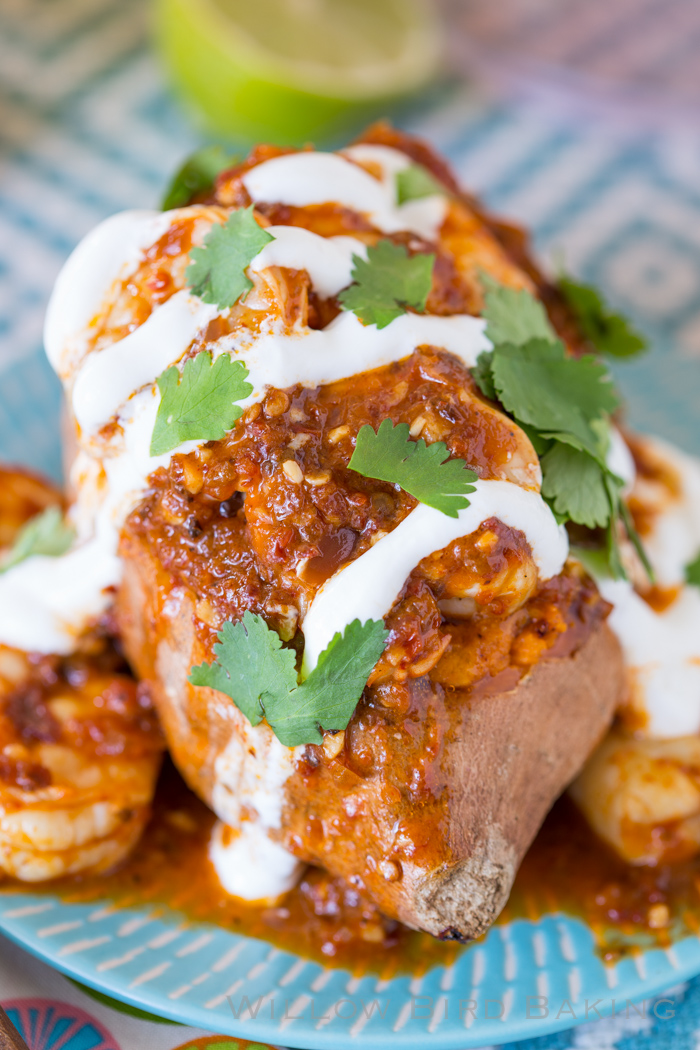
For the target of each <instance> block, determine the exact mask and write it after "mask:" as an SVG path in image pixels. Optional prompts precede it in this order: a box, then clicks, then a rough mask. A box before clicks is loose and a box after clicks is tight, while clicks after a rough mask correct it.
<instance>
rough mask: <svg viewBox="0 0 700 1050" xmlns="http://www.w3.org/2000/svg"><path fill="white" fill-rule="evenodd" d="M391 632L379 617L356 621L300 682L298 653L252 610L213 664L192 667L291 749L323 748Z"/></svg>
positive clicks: (198, 679)
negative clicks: (326, 734) (327, 734)
mask: <svg viewBox="0 0 700 1050" xmlns="http://www.w3.org/2000/svg"><path fill="white" fill-rule="evenodd" d="M388 635H389V632H388V631H387V630H386V629H385V627H384V624H383V623H382V622H381V621H379V620H367V621H366V622H365V623H360V621H359V620H353V622H352V623H351V624H349V625H348V626H347V627H346V628H345V630H344V632H343V633H342V635H341V634H339V633H338V634H336V635H335V636H334V637H333V639H332V641H331V642H330V644H329V645H328V646H327V648H326V649H324V650H323V652H322V653H321V655H320V656H319V659H318V663H317V665H316V667H315V668H314V669H313V671H312V672H311V674H309V676H308V677H307V678H306V679H305V680H304V681H303V682H301V683H300V682H299V677H298V674H297V669H296V654H295V652H294V650H293V649H285V648H284V647H283V645H282V642H281V640H280V638H279V635H278V634H277V633H276V632H275V631H273V630H271V628H269V627H268V626H267V624H266V623H265V621H264V620H263V618H262V617H261V616H258V615H256V614H254V613H251V612H250V611H246V612H245V613H244V614H243V619H242V620H239V621H238V622H237V623H230V622H227V623H225V624H224V626H223V628H222V629H221V631H220V632H219V634H218V641H217V642H216V644H215V645H214V655H215V657H216V659H215V661H214V663H212V664H206V663H203V664H199V665H198V666H197V667H193V668H192V670H191V672H190V676H189V681H190V682H191V683H192V685H195V686H209V687H210V688H211V689H216V690H218V691H219V692H220V693H224V694H225V695H226V696H229V697H230V698H231V699H232V700H233V702H234V704H235V705H236V707H238V708H239V710H241V711H242V712H243V714H244V715H245V716H246V718H247V719H248V721H249V722H250V724H251V725H254V726H255V725H258V724H259V723H260V722H261V721H262V720H263V718H265V719H266V720H267V723H268V725H269V726H270V728H271V729H272V731H273V732H274V734H275V736H276V737H277V739H278V740H279V741H280V742H281V743H282V744H284V745H285V746H286V747H296V746H297V744H318V743H320V742H321V741H322V740H323V735H322V730H336V731H337V730H341V729H345V728H346V727H347V724H348V722H349V721H350V718H351V717H352V714H353V711H354V710H355V708H356V706H357V702H358V700H359V699H360V697H361V695H362V691H363V689H364V688H365V686H366V684H367V679H368V678H369V675H370V673H371V671H372V669H373V668H374V665H375V664H376V662H377V660H378V659H379V657H380V656H381V655H382V652H383V651H384V646H385V644H386V639H387V637H388Z"/></svg>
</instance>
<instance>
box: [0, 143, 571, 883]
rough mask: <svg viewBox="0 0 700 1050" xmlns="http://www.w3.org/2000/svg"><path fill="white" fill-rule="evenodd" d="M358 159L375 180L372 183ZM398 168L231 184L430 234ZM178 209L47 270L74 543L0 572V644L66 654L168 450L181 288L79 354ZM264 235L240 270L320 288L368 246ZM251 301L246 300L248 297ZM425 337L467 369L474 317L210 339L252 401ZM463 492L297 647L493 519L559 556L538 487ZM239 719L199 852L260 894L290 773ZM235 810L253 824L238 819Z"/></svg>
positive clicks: (272, 173)
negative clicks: (73, 439) (159, 440)
mask: <svg viewBox="0 0 700 1050" xmlns="http://www.w3.org/2000/svg"><path fill="white" fill-rule="evenodd" d="M361 164H367V165H368V166H370V167H371V168H372V170H373V171H375V170H377V171H379V172H380V173H381V177H380V178H375V176H374V174H370V173H369V172H368V171H366V170H364V169H363V168H362V167H361V166H360V165H361ZM409 164H410V160H409V159H408V157H406V156H404V155H403V154H401V153H400V152H398V151H396V150H389V149H387V148H386V147H375V146H361V147H360V146H358V147H353V148H352V149H351V150H349V151H347V153H346V156H344V157H343V156H340V155H334V154H319V153H302V154H296V155H290V156H283V157H279V158H275V159H273V160H270V161H267V162H266V163H264V164H261V165H259V166H258V167H257V168H254V169H252V170H251V171H249V172H247V173H246V174H245V176H244V179H243V181H244V184H245V186H246V189H247V191H248V193H249V194H250V197H251V199H252V200H253V201H254V202H256V203H257V202H263V201H268V202H279V203H286V204H289V205H298V206H308V205H315V204H324V203H328V202H332V203H335V204H337V205H340V206H344V207H346V208H350V209H353V210H355V211H357V212H360V213H361V214H363V215H364V216H366V218H367V219H368V221H369V222H370V223H371V224H372V225H373V226H374V227H376V228H378V229H380V230H382V231H384V232H386V233H391V232H394V231H399V230H408V231H409V232H412V233H413V234H415V235H416V236H417V237H419V238H422V239H427V240H434V239H435V237H436V235H437V233H438V230H439V228H440V226H441V225H442V222H443V221H444V217H445V214H446V210H447V200H446V197H443V196H442V195H433V196H430V197H426V198H422V199H420V200H414V201H409V202H407V203H405V204H402V205H399V204H398V203H397V200H396V190H395V176H396V173H397V172H398V171H400V170H401V169H402V168H406V167H407V166H408V165H409ZM186 213H187V214H188V215H192V214H193V211H192V209H188V210H187V212H186ZM178 214H179V213H178V212H175V213H166V214H164V215H161V214H158V213H154V212H133V211H132V212H125V213H123V214H122V215H117V216H114V217H113V218H112V219H109V220H107V222H105V223H102V224H101V226H98V227H97V229H96V230H94V231H93V232H92V233H91V234H89V235H88V236H87V237H86V238H85V240H84V241H83V242H82V243H81V244H80V245H79V246H78V248H77V249H76V250H75V252H74V253H73V255H72V256H71V257H70V259H69V260H68V262H67V263H66V265H65V267H64V269H63V271H62V273H61V275H60V276H59V278H58V281H57V283H56V287H55V290H54V294H53V296H52V299H51V303H50V304H49V309H48V314H47V320H46V331H45V342H46V349H47V354H48V356H49V360H50V361H51V363H52V365H53V367H54V368H55V369H56V371H57V372H58V373H59V375H60V376H61V378H62V379H63V381H64V384H65V386H66V389H67V393H68V395H69V397H70V400H71V403H72V408H73V412H74V415H75V417H76V419H77V420H78V423H79V424H80V428H81V433H80V444H81V449H80V452H79V454H78V457H77V459H76V462H75V464H74V467H73V476H72V477H73V484H74V488H75V490H76V492H77V499H76V503H75V504H74V506H73V507H72V508H71V515H72V517H73V520H74V521H75V523H76V525H77V528H78V535H79V540H78V545H77V546H76V547H75V549H74V550H72V551H70V552H69V553H68V554H66V555H64V556H63V557H61V558H55V559H48V558H41V559H40V558H33V559H29V560H28V561H27V562H25V563H23V564H21V565H19V566H17V567H16V568H15V569H12V570H10V571H9V572H8V573H6V574H5V575H4V576H2V577H0V641H4V642H6V643H9V644H12V645H17V646H19V647H20V648H24V649H32V650H39V651H44V652H59V653H61V652H63V653H65V652H69V651H70V650H71V649H72V648H73V646H74V644H75V640H76V637H77V635H78V633H79V631H80V629H81V627H82V626H83V625H84V623H85V622H86V621H87V620H88V619H89V618H90V617H91V616H96V615H98V614H99V613H100V612H101V610H102V609H103V608H104V607H105V606H106V604H107V602H108V596H107V595H106V594H105V590H104V589H105V588H106V587H108V586H110V585H114V584H117V583H118V582H119V578H120V564H119V560H118V558H117V553H116V552H117V544H118V537H119V531H120V529H121V526H122V524H123V522H124V520H125V518H126V516H127V514H128V513H129V511H130V510H131V509H132V508H133V507H134V506H135V505H136V504H137V503H138V501H139V499H140V498H141V496H142V495H143V493H144V491H145V490H146V489H147V485H148V482H147V479H148V476H149V474H151V473H152V472H153V471H154V470H155V469H157V468H158V467H159V466H167V464H168V462H169V459H170V456H169V455H166V456H161V457H151V456H150V454H149V445H150V438H151V434H152V431H153V425H154V422H155V417H156V413H157V410H158V404H159V396H160V395H159V392H158V389H157V386H156V385H155V380H156V379H157V377H158V376H159V375H160V373H161V372H162V371H163V370H164V369H165V368H167V367H169V366H170V365H173V364H178V362H180V360H181V358H182V356H183V354H184V353H185V351H186V350H187V348H188V346H189V345H190V344H191V343H192V341H193V339H194V338H196V336H197V335H198V334H199V333H200V332H202V331H203V330H204V329H205V328H206V326H207V325H208V323H209V322H210V321H211V320H212V318H213V317H214V316H215V315H216V313H217V311H216V310H215V309H214V308H213V307H209V306H207V305H206V304H204V303H202V302H200V301H199V300H197V299H196V298H194V297H193V296H191V295H190V294H189V293H188V292H186V291H181V292H178V293H176V294H175V295H174V296H173V297H172V298H171V299H169V300H168V301H167V302H166V303H165V304H164V305H162V306H160V307H157V308H156V309H154V311H153V313H152V314H151V316H150V317H149V318H148V319H147V320H146V321H145V322H144V323H143V324H142V325H141V326H140V327H138V328H136V329H135V330H134V331H132V332H131V333H130V334H129V335H128V336H126V337H125V338H124V339H122V340H121V341H120V342H115V343H113V344H112V345H110V346H106V347H100V348H95V349H93V350H92V351H91V352H88V351H89V349H90V345H91V339H90V337H91V334H94V330H91V327H90V326H91V324H92V322H93V319H94V318H95V317H96V316H97V317H99V315H100V311H101V310H104V309H105V308H106V306H107V305H108V304H109V293H110V289H111V288H112V286H113V284H114V282H115V281H117V280H118V279H120V278H124V277H125V276H127V275H128V274H129V273H130V272H132V271H133V270H134V269H135V268H136V267H137V265H138V263H139V260H140V258H141V257H142V253H143V251H144V250H145V249H147V248H148V247H149V246H150V245H153V244H154V243H155V242H156V241H158V240H159V238H160V237H161V236H162V235H163V234H164V233H165V232H166V230H167V229H168V227H169V225H170V224H171V223H172V222H173V221H174V220H175V219H176V217H177V216H178ZM216 218H217V215H216V210H214V209H206V208H203V209H201V212H200V214H199V215H198V216H197V222H198V226H197V230H198V236H199V235H201V233H202V229H203V228H205V227H206V226H207V224H209V225H211V222H213V221H215V220H216ZM270 233H271V234H272V235H273V237H274V238H275V240H273V241H272V242H270V243H269V244H268V245H267V246H266V247H265V248H264V249H263V251H262V252H261V253H260V254H259V256H258V257H257V258H256V259H255V260H253V262H252V264H251V266H250V273H251V275H253V274H259V275H261V278H262V279H263V280H264V279H265V271H267V270H268V268H269V267H273V266H280V267H287V268H293V269H303V270H306V271H307V272H308V273H309V276H310V280H311V282H312V284H313V286H314V288H315V289H316V291H318V292H319V293H320V294H321V295H324V296H329V295H334V294H336V293H337V292H338V291H339V290H340V289H341V288H342V287H344V286H347V285H348V284H349V283H350V280H351V271H352V265H353V261H352V260H353V256H354V255H358V256H361V257H364V255H365V252H366V249H365V246H364V245H363V243H362V242H361V241H360V240H359V239H355V238H352V237H335V238H327V239H324V238H321V237H318V236H316V235H315V234H312V233H310V232H308V231H306V230H302V229H298V228H293V227H272V228H271V229H270ZM249 303H250V305H251V308H255V293H251V296H250V300H249ZM120 323H123V322H121V321H120ZM422 345H431V346H437V347H440V348H444V349H445V350H447V351H449V352H451V353H453V354H455V355H456V356H458V357H459V358H460V360H462V361H463V362H464V364H466V365H473V364H474V363H475V361H476V358H477V357H478V354H479V353H480V352H481V351H482V350H484V349H488V348H489V346H490V344H489V342H488V340H487V338H486V336H485V335H484V324H483V322H482V321H481V320H480V319H478V318H474V317H469V316H455V317H437V316H416V315H405V316H403V317H399V318H398V319H396V320H395V321H393V322H392V323H391V324H390V325H389V326H387V327H386V328H384V329H377V328H376V327H374V326H368V327H365V326H363V325H362V324H361V323H360V322H359V321H358V319H357V318H356V317H355V316H354V315H353V314H351V313H343V314H341V315H340V316H339V317H337V318H336V320H335V321H333V322H332V324H330V325H328V326H327V327H326V328H325V329H324V330H322V331H312V330H310V329H300V330H299V331H293V332H288V331H283V330H282V328H281V325H279V324H278V325H275V323H274V322H272V323H271V322H269V321H263V324H262V326H261V329H260V331H259V332H257V333H252V332H249V331H246V332H245V333H243V334H236V335H235V336H233V337H231V336H229V337H224V338H222V339H220V340H219V341H217V342H216V343H212V344H209V346H210V348H211V350H212V353H213V354H214V355H215V356H216V355H218V354H220V353H224V352H228V353H230V354H232V355H233V356H234V357H236V358H237V359H239V360H241V361H243V362H244V363H245V365H246V367H247V368H248V370H249V377H248V378H249V382H250V383H251V384H252V385H253V393H252V394H251V395H250V397H249V398H248V399H247V401H246V402H244V403H242V407H245V406H246V405H247V404H249V403H251V402H253V401H257V400H260V399H261V398H262V397H263V396H264V394H265V391H266V389H267V388H268V387H270V386H275V387H281V388H284V387H288V386H291V385H293V384H296V383H302V384H304V385H307V386H316V385H319V384H323V383H329V382H333V381H334V380H337V379H342V378H346V377H349V376H352V375H355V374H356V373H359V372H363V371H367V370H369V369H372V368H377V367H379V366H381V365H385V364H389V363H391V362H393V361H398V360H400V359H402V358H404V357H406V356H408V355H410V354H411V353H413V352H414V350H415V349H416V348H417V347H420V346H422ZM112 420H114V421H115V422H116V423H118V424H119V426H118V427H117V428H111V430H110V432H109V436H105V432H102V431H101V428H102V426H103V425H104V424H106V423H109V422H110V421H112ZM194 447H196V442H189V443H188V444H187V445H183V446H181V448H180V449H179V450H176V451H189V450H190V449H192V448H194ZM471 499H472V505H471V507H470V508H468V510H467V511H465V512H463V513H462V514H461V515H460V517H459V519H458V520H457V521H453V520H452V519H450V518H447V517H446V516H444V515H442V514H440V513H439V512H437V511H433V510H431V509H430V508H428V507H425V506H420V507H418V508H417V509H416V510H414V511H413V512H412V513H411V514H410V515H409V516H408V518H407V519H405V521H404V522H402V523H401V525H400V526H398V528H397V529H395V530H394V532H392V533H391V534H390V535H389V536H387V537H386V538H385V539H383V540H382V541H380V542H379V543H378V544H377V545H376V546H375V547H374V548H372V549H371V551H370V552H368V554H366V555H363V556H362V557H361V558H359V559H358V560H357V562H356V563H354V564H353V565H351V566H349V567H348V569H346V570H343V572H341V573H339V574H337V575H336V576H335V577H333V579H332V580H331V581H329V582H328V583H327V584H326V586H325V587H324V589H323V591H322V592H321V593H320V594H319V596H318V598H317V600H316V601H315V602H314V603H313V604H312V606H311V610H310V612H309V613H308V615H307V617H306V622H305V624H304V631H305V633H306V635H307V639H306V645H307V658H308V660H309V661H314V662H315V660H316V659H317V657H318V653H319V652H320V651H321V649H323V647H324V646H325V644H326V643H327V641H328V640H330V637H331V636H332V634H333V632H334V631H335V630H336V629H340V630H342V627H343V626H344V625H345V623H347V622H348V621H349V619H352V618H354V616H358V617H359V618H360V619H361V620H366V619H367V618H369V617H372V616H376V617H381V616H383V615H384V614H385V613H386V612H387V611H388V610H389V608H390V607H391V605H392V603H393V601H394V599H395V598H396V596H397V595H398V593H399V591H400V590H401V588H402V586H403V583H404V581H405V579H406V577H407V576H408V575H409V573H410V572H411V570H412V569H413V568H414V566H415V565H416V564H417V562H418V561H420V559H421V558H422V557H424V556H425V554H427V553H430V552H432V551H434V550H438V549H440V548H441V547H443V546H445V545H446V544H447V543H449V542H450V541H451V540H452V539H453V538H455V537H456V536H460V535H464V534H466V533H469V532H471V531H473V530H475V529H476V528H478V527H479V525H480V524H481V522H482V521H483V520H485V519H486V518H488V517H491V516H493V515H496V516H498V517H500V518H501V519H502V520H503V521H504V522H506V523H507V524H509V525H512V526H514V527H516V528H520V529H522V530H523V531H524V532H525V534H526V536H527V538H528V540H529V542H530V544H531V546H532V548H533V552H534V554H535V559H536V561H537V564H538V566H539V568H540V572H541V574H542V576H543V577H546V576H549V575H554V574H556V573H557V572H558V571H559V570H560V569H561V567H562V565H563V563H564V559H565V557H566V553H567V547H566V540H565V535H564V533H563V532H562V530H560V529H559V528H558V527H557V526H556V523H555V522H554V518H553V517H552V515H551V513H550V512H549V510H548V508H547V507H546V505H545V504H544V502H543V501H542V499H541V497H540V496H539V494H538V493H537V492H535V491H528V490H525V489H522V488H519V487H518V486H516V485H514V484H511V483H508V482H493V481H489V482H479V483H478V485H477V492H475V493H474V494H473V496H472V497H471ZM227 710H229V713H230V717H234V716H237V715H238V712H237V711H236V709H233V711H232V710H231V707H230V705H229V707H228V708H227ZM243 721H245V720H243ZM236 724H237V723H236ZM238 729H239V730H240V731H238V730H235V729H234V730H233V732H232V735H231V738H230V740H229V743H228V745H227V746H226V747H225V748H223V750H222V751H221V752H220V754H219V755H218V757H217V759H216V766H215V780H216V783H215V786H214V790H213V797H212V803H213V806H214V808H215V810H216V812H217V815H218V816H219V817H220V818H221V819H222V820H223V821H224V822H225V823H226V824H227V825H233V826H234V827H236V828H237V829H238V833H237V834H234V835H233V836H231V835H229V834H227V833H225V831H224V830H223V829H222V828H221V826H219V827H218V828H217V831H216V833H215V835H214V837H213V839H212V844H211V857H212V860H213V862H214V864H215V866H216V868H217V870H218V871H219V873H220V877H221V879H222V882H223V883H224V885H225V886H226V887H227V888H228V889H229V891H230V892H233V893H235V894H236V895H239V896H243V897H248V898H259V897H261V896H264V897H274V896H275V895H276V894H277V893H280V892H283V891H284V890H285V889H287V888H288V886H289V885H290V883H291V882H292V881H293V880H294V878H295V877H296V873H297V862H296V861H295V860H294V858H290V857H289V856H288V855H287V854H286V853H285V852H284V851H283V850H282V849H281V848H280V847H279V846H278V845H276V844H274V843H272V842H271V841H270V840H269V837H268V832H269V831H271V830H273V829H276V828H279V826H280V824H281V814H282V805H283V801H284V783H285V781H286V779H287V778H288V776H289V775H290V774H291V773H292V771H293V768H294V761H295V753H294V751H292V750H290V749H288V748H284V747H283V746H282V745H281V744H280V743H279V741H278V740H277V739H276V737H274V735H273V734H272V733H271V732H270V730H269V729H267V727H266V726H264V725H261V726H257V727H253V726H250V725H249V724H246V725H244V726H243V727H242V728H241V727H240V726H239V727H238ZM244 815H245V816H248V817H253V818H254V819H252V820H250V819H249V820H244V819H243V816H244Z"/></svg>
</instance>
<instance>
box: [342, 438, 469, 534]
mask: <svg viewBox="0 0 700 1050" xmlns="http://www.w3.org/2000/svg"><path fill="white" fill-rule="evenodd" d="M449 455H450V452H449V449H448V448H447V445H446V444H445V443H444V441H434V442H433V443H432V444H431V445H426V443H425V441H423V439H422V438H421V439H420V440H418V441H411V439H410V435H409V427H408V424H407V423H399V424H397V426H394V425H393V423H392V422H391V420H390V419H385V420H383V422H382V423H381V424H380V426H379V429H378V430H377V431H376V433H375V431H374V430H373V429H372V427H371V426H370V425H369V424H365V426H363V427H361V428H360V432H359V433H358V435H357V442H356V444H355V451H354V452H353V454H352V456H351V458H350V462H349V463H348V466H349V467H350V469H351V470H356V471H357V473H358V474H363V475H364V477H366V478H377V480H378V481H389V482H391V483H392V484H394V485H400V486H401V488H402V489H404V490H405V491H406V492H409V493H410V494H411V495H412V496H415V498H416V499H417V500H420V502H421V503H426V504H427V505H428V506H429V507H434V508H435V509H436V510H441V511H442V513H443V514H447V515H448V517H450V518H456V517H458V514H459V511H460V510H462V509H463V508H464V507H468V506H469V500H468V499H465V498H464V494H465V493H467V492H474V485H473V484H472V482H474V481H477V480H478V474H476V473H475V472H474V471H473V470H467V469H466V468H465V463H464V460H463V459H450V458H449Z"/></svg>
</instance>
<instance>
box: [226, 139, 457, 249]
mask: <svg viewBox="0 0 700 1050" xmlns="http://www.w3.org/2000/svg"><path fill="white" fill-rule="evenodd" d="M360 151H361V152H360ZM353 152H354V156H355V159H357V160H358V161H361V160H372V161H375V162H377V163H379V164H380V165H381V166H382V167H383V168H384V166H385V165H387V159H388V155H389V154H391V155H392V156H393V155H398V156H399V157H401V156H403V155H402V154H400V153H399V152H398V150H388V149H386V147H384V148H381V147H376V146H375V147H370V146H364V147H353V148H352V150H349V151H348V150H346V154H347V155H349V156H351V155H353ZM396 163H397V162H396V161H395V160H392V161H390V162H389V165H390V166H389V165H388V166H387V168H386V175H385V177H384V178H382V179H376V178H374V176H373V175H370V174H369V172H367V171H365V170H364V169H363V168H361V167H359V164H353V163H351V161H350V160H346V159H345V157H341V156H340V155H339V154H337V153H289V154H287V155H286V156H283V157H273V159H272V160H266V161H265V162H264V163H263V164H259V165H258V166H257V167H255V168H251V170H250V171H247V172H246V173H245V175H244V176H243V184H244V186H245V188H246V190H247V191H248V193H249V195H250V199H251V200H252V201H254V202H255V203H258V202H268V203H275V204H290V205H292V206H295V207H300V208H303V207H308V206H309V205H313V204H326V203H334V204H341V205H343V206H344V207H346V208H350V209H352V210H353V211H357V212H360V213H361V214H362V215H366V216H367V218H368V219H369V221H370V222H371V223H372V224H373V225H374V226H376V227H377V228H378V229H380V230H382V231H383V232H384V233H396V232H398V231H399V230H410V231H411V232H412V233H416V234H418V236H419V237H424V238H426V239H428V240H433V239H434V238H435V237H436V236H437V233H438V230H439V229H440V226H441V225H442V223H443V222H444V219H445V214H446V211H447V198H446V197H437V196H435V197H432V196H431V197H424V198H422V199H421V200H418V201H408V202H407V203H406V204H397V203H396V186H395V177H394V176H395V173H396V171H397V170H400V169H397V167H396ZM409 164H410V161H409V159H408V157H405V158H404V164H403V167H408V165H409ZM392 168H393V170H391V169H392Z"/></svg>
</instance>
